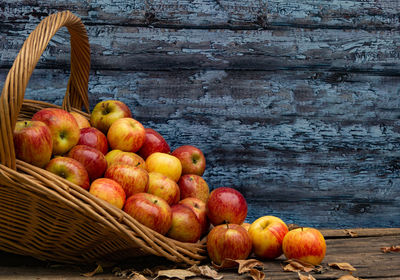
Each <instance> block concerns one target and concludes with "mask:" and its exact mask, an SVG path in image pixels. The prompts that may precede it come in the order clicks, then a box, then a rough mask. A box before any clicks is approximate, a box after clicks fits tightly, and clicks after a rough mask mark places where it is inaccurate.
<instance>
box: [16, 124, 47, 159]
mask: <svg viewBox="0 0 400 280" xmlns="http://www.w3.org/2000/svg"><path fill="white" fill-rule="evenodd" d="M13 140H14V148H15V155H16V157H17V158H18V159H20V160H23V161H25V162H27V163H30V164H32V165H35V166H38V167H44V166H45V165H46V164H47V163H48V162H49V161H50V158H51V154H52V151H53V140H52V137H51V132H50V129H49V128H48V126H47V125H46V124H45V123H44V122H40V121H19V122H17V123H16V124H15V129H14V134H13Z"/></svg>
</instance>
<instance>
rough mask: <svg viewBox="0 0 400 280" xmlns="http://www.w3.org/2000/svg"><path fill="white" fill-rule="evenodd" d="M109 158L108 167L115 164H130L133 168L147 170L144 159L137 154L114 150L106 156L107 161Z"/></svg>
mask: <svg viewBox="0 0 400 280" xmlns="http://www.w3.org/2000/svg"><path fill="white" fill-rule="evenodd" d="M118 151H119V152H118ZM107 158H108V160H107V163H108V166H112V165H114V164H128V165H131V166H135V167H141V168H143V169H146V163H145V161H144V159H143V158H142V157H141V156H139V155H137V154H135V153H130V152H122V151H121V150H112V151H111V152H109V153H108V154H107V155H106V159H107Z"/></svg>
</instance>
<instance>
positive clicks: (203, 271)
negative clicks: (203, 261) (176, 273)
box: [188, 264, 224, 280]
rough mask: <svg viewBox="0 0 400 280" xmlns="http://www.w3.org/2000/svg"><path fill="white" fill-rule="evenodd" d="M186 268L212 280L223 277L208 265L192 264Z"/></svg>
mask: <svg viewBox="0 0 400 280" xmlns="http://www.w3.org/2000/svg"><path fill="white" fill-rule="evenodd" d="M188 270H189V271H191V272H194V273H196V274H197V275H201V276H205V277H209V278H212V279H214V280H219V279H222V278H223V277H224V276H222V275H220V274H218V272H217V271H216V270H214V269H212V268H211V267H209V266H208V265H201V266H197V265H195V264H194V265H192V266H191V267H190V268H189V269H188Z"/></svg>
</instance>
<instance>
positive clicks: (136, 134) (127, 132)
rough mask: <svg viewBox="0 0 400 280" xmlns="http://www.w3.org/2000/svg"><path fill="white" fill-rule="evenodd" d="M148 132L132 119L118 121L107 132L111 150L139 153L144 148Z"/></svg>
mask: <svg viewBox="0 0 400 280" xmlns="http://www.w3.org/2000/svg"><path fill="white" fill-rule="evenodd" d="M145 136H146V132H145V130H144V127H143V125H142V124H141V123H140V122H138V121H137V120H135V119H132V118H122V119H118V120H116V121H115V122H114V123H113V124H112V125H111V126H110V128H109V130H108V132H107V140H108V143H109V144H110V147H111V149H118V150H122V151H125V152H133V153H134V152H137V151H138V150H139V149H140V147H142V145H143V142H144V138H145Z"/></svg>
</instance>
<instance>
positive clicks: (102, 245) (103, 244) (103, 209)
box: [0, 11, 205, 264]
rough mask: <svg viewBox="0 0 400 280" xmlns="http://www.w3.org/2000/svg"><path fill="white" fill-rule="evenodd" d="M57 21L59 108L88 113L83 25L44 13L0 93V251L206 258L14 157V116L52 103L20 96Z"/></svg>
mask: <svg viewBox="0 0 400 280" xmlns="http://www.w3.org/2000/svg"><path fill="white" fill-rule="evenodd" d="M63 26H65V27H67V28H68V31H69V33H70V35H71V37H70V40H71V75H70V79H69V82H68V86H67V90H66V95H65V98H64V101H63V105H62V108H63V109H65V110H68V111H71V110H74V111H77V112H81V111H80V110H81V109H82V107H84V108H85V109H86V110H87V112H89V102H88V96H87V89H88V77H89V68H90V49H89V42H88V37H87V33H86V29H85V27H84V25H83V24H82V22H81V20H80V19H79V18H78V17H76V16H74V15H73V14H72V13H70V12H69V11H65V12H60V13H57V14H54V15H51V16H49V17H47V18H45V19H44V20H43V21H42V22H41V23H40V24H39V25H38V26H37V27H36V29H35V30H34V31H33V32H32V33H31V34H30V36H29V37H28V39H27V40H26V41H25V43H24V45H23V47H22V49H21V50H20V52H19V54H18V56H17V58H16V59H15V62H14V64H13V66H12V68H11V69H10V71H9V73H8V75H7V79H6V81H5V84H4V88H3V91H2V93H1V97H0V128H1V136H0V250H3V251H7V252H12V253H16V254H22V255H29V256H33V257H35V258H38V259H41V260H52V261H58V262H65V263H94V262H97V261H101V260H102V261H120V260H123V259H127V258H133V257H137V256H143V255H157V256H163V257H165V258H167V259H169V260H171V261H173V262H182V263H187V264H194V263H199V262H200V261H201V260H202V259H204V258H205V248H204V245H203V244H200V243H196V244H192V243H182V242H178V241H175V240H172V239H169V238H167V237H165V236H162V235H160V234H158V233H157V232H155V231H153V230H151V229H149V228H147V227H145V226H143V225H142V224H140V223H139V222H137V221H136V220H135V219H133V218H132V217H131V216H129V215H128V214H126V213H125V212H123V211H122V210H119V209H117V208H115V207H113V206H111V205H109V204H108V203H106V202H104V201H102V200H100V199H97V198H96V197H94V196H92V195H91V194H90V193H89V192H88V191H86V190H84V189H82V188H80V187H79V186H77V185H75V184H72V183H70V182H68V181H66V180H64V179H62V178H60V177H58V176H56V175H54V174H52V173H50V172H47V171H46V170H44V169H41V168H37V167H35V166H32V165H30V164H27V163H25V162H22V161H20V160H16V158H15V152H14V144H13V130H14V127H15V123H16V121H17V120H20V119H29V118H31V117H32V115H33V114H34V113H35V112H37V111H38V110H40V109H42V108H45V107H58V106H56V105H52V104H48V103H44V102H38V101H33V100H24V93H25V89H26V86H27V84H28V81H29V78H30V76H31V74H32V72H33V70H34V68H35V67H36V64H37V62H38V60H39V58H40V56H41V54H42V53H43V51H44V49H45V48H46V46H47V44H48V43H49V41H50V39H51V37H52V36H53V35H54V34H55V33H56V32H57V31H58V29H60V28H61V27H63ZM58 108H61V107H58ZM81 113H82V114H83V115H85V116H86V117H89V114H87V113H83V112H81Z"/></svg>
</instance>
